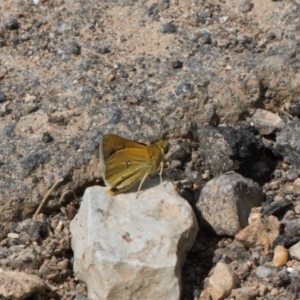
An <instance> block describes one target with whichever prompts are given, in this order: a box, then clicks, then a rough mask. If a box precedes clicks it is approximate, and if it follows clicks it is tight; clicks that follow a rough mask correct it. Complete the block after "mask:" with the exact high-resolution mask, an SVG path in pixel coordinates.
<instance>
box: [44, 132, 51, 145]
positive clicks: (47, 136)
mask: <svg viewBox="0 0 300 300" xmlns="http://www.w3.org/2000/svg"><path fill="white" fill-rule="evenodd" d="M52 141H53V137H52V136H51V134H50V133H49V132H44V133H43V136H42V142H43V143H49V142H52Z"/></svg>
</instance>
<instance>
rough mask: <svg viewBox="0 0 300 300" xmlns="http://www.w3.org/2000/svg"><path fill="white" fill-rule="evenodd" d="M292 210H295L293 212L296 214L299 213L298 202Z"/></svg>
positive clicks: (299, 205) (299, 206)
mask: <svg viewBox="0 0 300 300" xmlns="http://www.w3.org/2000/svg"><path fill="white" fill-rule="evenodd" d="M294 210H295V213H296V214H297V215H300V204H297V205H296V206H295V208H294Z"/></svg>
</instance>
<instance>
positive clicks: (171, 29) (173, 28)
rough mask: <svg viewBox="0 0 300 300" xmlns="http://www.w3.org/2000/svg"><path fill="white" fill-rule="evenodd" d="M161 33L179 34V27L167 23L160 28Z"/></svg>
mask: <svg viewBox="0 0 300 300" xmlns="http://www.w3.org/2000/svg"><path fill="white" fill-rule="evenodd" d="M160 32H161V33H176V32H177V26H176V25H175V24H173V23H167V24H164V25H162V27H161V28H160Z"/></svg>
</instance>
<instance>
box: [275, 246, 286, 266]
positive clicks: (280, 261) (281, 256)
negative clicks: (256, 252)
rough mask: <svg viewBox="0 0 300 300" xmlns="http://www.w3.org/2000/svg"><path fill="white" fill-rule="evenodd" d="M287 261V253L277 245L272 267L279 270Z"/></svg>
mask: <svg viewBox="0 0 300 300" xmlns="http://www.w3.org/2000/svg"><path fill="white" fill-rule="evenodd" d="M288 259H289V254H288V251H287V250H286V249H285V248H284V247H283V246H281V245H278V246H277V247H276V248H275V250H274V257H273V265H274V266H275V267H276V268H280V267H282V266H284V265H285V264H286V262H287V261H288Z"/></svg>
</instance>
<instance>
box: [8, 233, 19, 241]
mask: <svg viewBox="0 0 300 300" xmlns="http://www.w3.org/2000/svg"><path fill="white" fill-rule="evenodd" d="M7 237H9V238H10V239H18V238H19V237H20V235H19V234H17V233H14V232H10V233H9V234H8V235H7Z"/></svg>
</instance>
